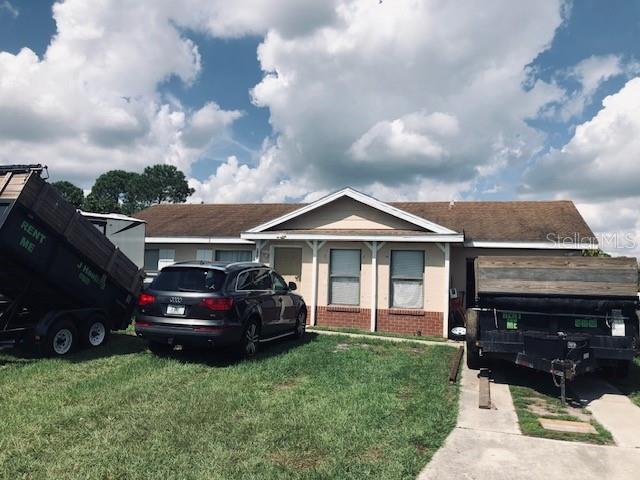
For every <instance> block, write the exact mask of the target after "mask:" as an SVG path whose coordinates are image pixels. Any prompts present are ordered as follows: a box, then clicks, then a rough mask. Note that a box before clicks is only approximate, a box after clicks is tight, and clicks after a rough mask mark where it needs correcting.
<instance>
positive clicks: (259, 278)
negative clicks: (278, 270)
mask: <svg viewBox="0 0 640 480" xmlns="http://www.w3.org/2000/svg"><path fill="white" fill-rule="evenodd" d="M254 289H255V290H272V289H273V283H272V281H271V271H270V270H267V269H266V268H261V269H260V270H258V273H257V274H256V279H255V281H254Z"/></svg>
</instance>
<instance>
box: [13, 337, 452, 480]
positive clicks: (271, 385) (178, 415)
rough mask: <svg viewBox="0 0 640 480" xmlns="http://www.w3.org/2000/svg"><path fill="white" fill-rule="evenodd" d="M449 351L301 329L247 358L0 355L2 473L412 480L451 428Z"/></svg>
mask: <svg viewBox="0 0 640 480" xmlns="http://www.w3.org/2000/svg"><path fill="white" fill-rule="evenodd" d="M454 353H455V349H453V348H450V347H446V346H422V345H416V344H396V343H390V342H386V343H385V342H381V341H360V340H355V339H350V338H347V337H338V336H335V337H333V336H332V337H329V336H320V335H314V334H308V335H307V338H306V339H305V340H303V341H293V340H282V341H278V342H277V343H274V344H271V345H268V346H265V347H264V348H263V350H262V352H261V354H260V355H259V356H258V357H257V358H256V359H253V360H248V361H240V360H238V359H237V358H236V357H235V356H234V355H232V354H229V353H224V352H217V353H216V352H190V351H185V352H174V353H173V354H172V355H171V356H167V357H157V356H154V355H153V354H151V353H149V352H148V351H147V350H146V345H145V343H144V342H142V341H141V340H139V339H137V338H136V337H134V336H132V335H126V334H120V335H114V336H113V338H112V340H111V343H110V345H109V346H107V347H103V348H99V349H96V350H93V351H91V352H81V353H77V354H75V355H73V356H71V357H69V358H68V359H64V360H62V359H39V358H28V357H26V358H25V357H20V356H19V355H17V354H15V355H14V354H13V352H9V353H6V352H0V477H1V478H7V479H31V478H33V479H40V478H51V479H65V478H73V479H77V478H82V479H138V478H154V479H155V478H172V479H200V478H203V479H232V478H242V479H254V478H255V479H270V478H340V479H344V478H376V479H378V478H384V479H395V478H414V477H415V476H416V474H417V473H418V472H419V471H420V470H421V469H422V467H423V466H424V465H425V464H426V463H427V462H428V461H429V459H430V458H431V456H432V455H433V454H434V453H435V451H436V450H437V449H438V447H440V445H441V444H442V443H443V441H444V439H445V437H446V436H447V434H448V433H449V432H450V431H451V429H452V428H453V427H454V425H455V421H456V415H457V398H458V389H457V386H455V385H454V386H450V385H449V384H448V380H447V374H448V366H449V361H450V359H451V357H452V356H453V354H454Z"/></svg>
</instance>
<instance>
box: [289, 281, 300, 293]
mask: <svg viewBox="0 0 640 480" xmlns="http://www.w3.org/2000/svg"><path fill="white" fill-rule="evenodd" d="M297 289H298V285H296V282H289V290H292V291H293V290H297Z"/></svg>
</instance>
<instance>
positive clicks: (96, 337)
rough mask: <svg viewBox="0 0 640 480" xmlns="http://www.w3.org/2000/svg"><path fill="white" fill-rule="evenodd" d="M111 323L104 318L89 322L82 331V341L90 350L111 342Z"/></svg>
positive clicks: (96, 318)
mask: <svg viewBox="0 0 640 480" xmlns="http://www.w3.org/2000/svg"><path fill="white" fill-rule="evenodd" d="M110 332H111V328H109V322H107V320H106V319H105V318H104V317H94V318H90V319H89V320H87V321H86V322H85V324H84V328H83V329H82V340H83V341H84V343H85V344H86V345H88V346H89V347H90V348H95V347H101V346H103V345H104V344H106V343H107V341H108V340H109V333H110Z"/></svg>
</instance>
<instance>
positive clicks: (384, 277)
mask: <svg viewBox="0 0 640 480" xmlns="http://www.w3.org/2000/svg"><path fill="white" fill-rule="evenodd" d="M241 236H242V238H243V239H246V240H251V241H253V242H255V245H256V248H255V259H256V261H259V262H262V263H266V264H269V265H270V266H272V267H273V268H275V270H276V271H278V272H279V273H280V274H282V275H283V276H284V277H285V279H286V280H287V281H293V282H296V284H297V285H298V292H299V293H300V294H301V295H302V296H303V297H304V299H305V301H306V303H307V306H308V318H307V321H308V324H309V325H311V326H315V325H320V326H332V327H351V328H357V329H362V330H369V331H372V332H374V331H385V332H396V333H405V334H412V335H428V336H444V337H446V336H447V333H448V324H447V321H445V319H448V316H449V284H450V283H449V282H450V271H449V270H450V252H451V244H452V243H462V241H463V235H462V234H460V233H457V232H454V231H451V230H448V229H446V228H444V227H441V226H439V225H435V224H433V223H431V222H428V221H425V220H424V219H419V218H416V217H413V216H412V215H410V214H407V213H406V212H403V211H401V210H398V209H394V208H393V207H389V206H388V205H387V204H384V203H382V202H379V201H378V200H375V199H372V198H371V197H368V196H366V195H363V194H360V193H359V192H355V191H353V190H350V189H347V190H345V191H341V192H337V193H336V194H334V195H332V196H329V197H325V198H324V199H321V200H319V201H318V202H315V203H314V204H310V205H307V206H305V207H303V208H301V209H299V210H296V211H294V212H292V213H290V214H288V215H285V216H283V217H281V218H278V219H275V220H274V221H272V222H268V223H267V224H264V225H261V226H258V227H256V228H253V229H251V230H249V231H246V232H243V233H242V235H241Z"/></svg>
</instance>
